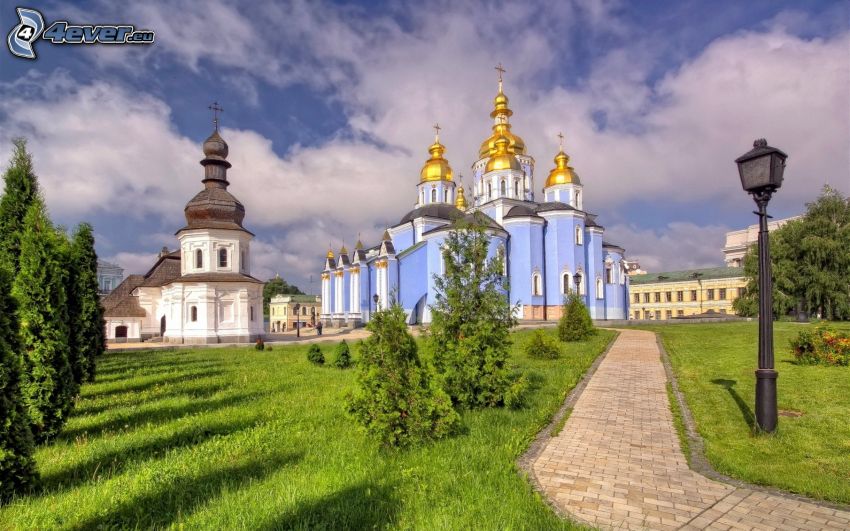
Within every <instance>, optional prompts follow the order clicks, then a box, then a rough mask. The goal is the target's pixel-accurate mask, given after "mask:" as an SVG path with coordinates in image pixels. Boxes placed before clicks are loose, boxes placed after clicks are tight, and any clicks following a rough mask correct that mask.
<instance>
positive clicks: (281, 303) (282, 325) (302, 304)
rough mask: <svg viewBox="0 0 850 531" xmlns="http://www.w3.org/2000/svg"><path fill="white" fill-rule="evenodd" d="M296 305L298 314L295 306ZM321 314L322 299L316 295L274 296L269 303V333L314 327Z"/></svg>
mask: <svg viewBox="0 0 850 531" xmlns="http://www.w3.org/2000/svg"><path fill="white" fill-rule="evenodd" d="M296 304H298V305H299V308H298V314H297V315H296V313H295V305H296ZM321 312H322V298H321V297H319V296H318V295H275V296H274V297H272V299H271V301H269V331H270V332H273V333H277V332H288V331H290V330H295V327H296V325H297V323H300V326H301V328H304V327H313V326H316V323H317V322H318V320H319V315H320V314H321Z"/></svg>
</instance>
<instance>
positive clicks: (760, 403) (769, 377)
mask: <svg viewBox="0 0 850 531" xmlns="http://www.w3.org/2000/svg"><path fill="white" fill-rule="evenodd" d="M778 377H779V373H778V372H776V371H775V370H773V369H758V370H756V425H757V426H758V428H759V429H760V430H761V431H764V432H767V433H771V432H773V431H775V430H776V423H777V421H778V416H779V415H778V412H777V409H776V379H777V378H778Z"/></svg>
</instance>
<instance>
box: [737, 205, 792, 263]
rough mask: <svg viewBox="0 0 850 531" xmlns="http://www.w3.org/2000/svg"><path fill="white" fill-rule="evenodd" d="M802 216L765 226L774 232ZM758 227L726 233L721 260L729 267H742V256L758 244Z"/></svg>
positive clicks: (778, 220) (751, 226) (776, 221)
mask: <svg viewBox="0 0 850 531" xmlns="http://www.w3.org/2000/svg"><path fill="white" fill-rule="evenodd" d="M801 217H802V216H794V217H793V218H785V219H777V220H774V221H771V222H770V223H768V224H767V228H768V230H769V231H774V230H776V229H778V228H779V227H781V226H782V225H785V224H786V223H788V222H789V221H791V220H795V219H800V218H801ZM758 241H759V226H758V225H757V224H756V225H750V226H749V227H747V228H746V229H742V230H733V231H731V232H727V233H726V245H725V246H724V247H723V258H724V260H725V261H726V265H727V266H729V267H742V266H743V265H744V255H746V254H747V249H749V248H750V247H752V246H754V245H756V244H758Z"/></svg>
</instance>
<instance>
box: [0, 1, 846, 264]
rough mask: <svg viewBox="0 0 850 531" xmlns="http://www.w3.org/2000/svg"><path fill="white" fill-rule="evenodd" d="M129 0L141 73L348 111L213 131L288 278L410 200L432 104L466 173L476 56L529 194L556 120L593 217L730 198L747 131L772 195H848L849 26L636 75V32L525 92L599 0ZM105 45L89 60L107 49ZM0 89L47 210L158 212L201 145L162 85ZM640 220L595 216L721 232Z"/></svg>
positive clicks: (471, 148) (485, 104)
mask: <svg viewBox="0 0 850 531" xmlns="http://www.w3.org/2000/svg"><path fill="white" fill-rule="evenodd" d="M104 5H106V4H104ZM131 9H132V11H131V12H129V13H128V16H130V18H132V19H133V20H134V21H136V20H137V19H138V22H136V23H137V24H139V25H147V26H150V27H152V28H154V29H156V31H157V38H158V39H159V41H158V43H159V44H160V45H161V46H160V45H158V47H157V49H158V50H160V51H159V52H156V53H154V52H146V53H144V54H140V53H137V54H131V55H128V56H126V57H123V59H127V64H128V65H133V67H134V68H139V67H141V66H144V67H146V68H150V69H156V68H158V65H159V64H160V62H162V61H164V60H165V58H166V57H170V58H172V59H174V58H176V60H177V61H179V62H181V63H182V64H184V65H186V66H187V67H188V68H190V69H192V70H194V71H196V72H201V71H203V70H204V69H207V68H211V67H212V66H219V67H226V68H227V69H229V70H228V71H229V72H232V71H235V72H237V74H235V75H230V76H229V77H228V79H229V81H227V82H229V83H231V84H234V83H235V84H237V85H238V86H239V87H240V90H241V91H242V92H243V93H244V94H246V95H247V97H248V98H249V99H252V98H253V97H255V96H256V94H257V93H256V89H255V87H254V86H253V85H252V84H253V83H256V81H257V80H258V79H259V80H262V81H263V82H266V83H271V84H274V85H278V86H281V87H282V86H286V85H287V84H291V83H308V84H310V85H312V86H315V87H322V88H323V89H326V90H328V91H329V93H330V94H331V96H330V97H332V98H333V99H334V100H335V101H336V102H337V103H339V104H341V106H342V108H343V110H344V112H345V115H346V118H347V120H348V128H347V129H346V130H345V131H343V132H342V133H341V134H340V135H338V136H335V137H333V138H329V139H327V140H326V141H325V142H323V143H320V144H318V145H315V146H311V147H304V146H300V145H294V146H273V145H272V143H271V141H270V140H269V139H267V138H265V137H263V136H262V135H260V134H259V133H257V132H255V131H251V130H248V129H244V128H238V127H237V128H233V129H229V128H228V129H225V130H224V131H223V135H224V136H225V138H226V139H227V141H228V142H229V144H230V147H231V150H230V153H231V156H230V160H231V162H232V163H233V165H234V166H233V168H232V169H231V170H230V175H231V182H232V187H231V191H232V192H233V193H234V194H235V195H236V196H237V197H238V198H239V199H240V200H242V202H243V203H244V204H245V205H246V208H247V211H248V214H247V217H246V223H247V224H248V226H249V228H252V227H267V228H269V231H270V232H272V231H273V232H272V233H273V234H275V235H276V234H280V236H272V237H271V238H268V237H266V238H265V239H262V238H261V239H260V240H259V241H258V242H257V243H256V245H255V251H256V252H257V253H258V256H257V257H256V258H255V265H256V266H257V267H258V271H257V274H258V275H263V276H271V275H273V273H274V272H276V271H277V272H280V273H281V274H282V275H283V276H287V274H286V271H292V275H295V276H296V277H300V279H304V278H306V276H307V275H308V274H309V272H311V271H316V270H317V269H318V264H320V263H321V257H322V256H324V252H325V250H326V246H327V244H328V240H330V241H331V242H332V244H333V246H334V247H335V248H337V247H338V246H339V244H340V241H341V240H342V239H343V238H346V240H347V241H349V242H350V241H351V240H353V239H354V237H355V236H356V232H357V231H358V230H363V231H365V232H369V233H370V234H369V235H370V236H371V237H373V238H374V237H376V236H377V234H380V230H382V227H383V225H384V224H386V223H392V222H393V221H395V220H396V219H398V218H399V217H400V216H401V215H402V214H403V213H404V212H405V211H406V210H408V209H410V208H411V207H412V204H413V202H414V200H415V192H414V186H415V184H416V182H417V176H418V172H419V168H420V166H421V164H422V162H423V161H424V160H425V158H426V157H427V152H426V148H427V146H428V144H429V143H430V141H431V136H430V125H431V124H432V123H433V122H435V121H439V122H440V123H441V125H442V126H443V131H442V134H441V139H442V141H443V142H444V143H445V144H446V145H447V147H448V151H447V157H448V158H449V160H450V162H451V163H452V166H453V167H454V169H455V173H456V174H457V173H468V170H467V168H469V166H470V164H471V163H472V162H474V159H475V158H476V154H477V149H478V145H479V143H480V142H481V141H482V140H483V139H484V138H485V137H486V136H487V135H488V134H489V130H490V123H489V122H490V119H489V118H488V112H489V110H490V106H491V104H492V103H491V102H492V97H493V96H494V95H495V89H496V87H495V73H494V72H493V71H492V65H494V64H495V63H497V62H498V61H500V60H501V61H504V62H505V64H506V66H507V68H508V70H509V72H508V74H507V78H506V92H507V93H508V95H509V96H510V97H511V107H512V108H513V109H514V111H515V115H514V117H513V123H514V131H516V132H517V133H519V134H521V135H522V136H523V137H524V138H525V139H526V144H527V145H528V148H529V151H530V152H531V154H532V155H533V156H535V157H536V159H537V172H536V186H537V188H538V190H539V189H540V187H541V186H542V184H543V179H544V178H545V175H546V173H547V172H548V169H549V168H550V166H551V164H552V163H551V158H552V156H553V155H554V152H555V150H556V143H555V139H554V135H555V133H557V132H558V131H564V133H565V134H566V137H567V143H566V148H567V151H568V152H569V153H570V155H571V156H572V163H573V165H574V166H575V167H576V169H577V171H578V172H579V174H580V175H581V176H582V179H583V182H584V183H585V186H586V189H587V190H586V195H585V197H586V199H587V205H588V208H589V209H590V210H592V211H594V212H596V213H598V214H600V221H601V222H602V223H603V224H604V223H606V221H605V220H606V218H607V219H609V220H610V219H611V216H610V215H609V213H610V212H611V211H613V210H615V209H619V208H621V207H623V206H624V205H627V204H629V203H630V202H633V201H648V202H652V201H657V202H669V203H671V204H674V203H687V204H692V205H703V206H701V207H699V208H712V207H711V205H718V206H719V207H721V208H732V207H734V208H735V209H739V208H740V209H742V210H743V209H747V208H749V207H750V205H749V203H748V201H749V200H748V199H747V198H746V196H745V195H744V194H743V192H742V191H741V190H740V188H739V185H738V183H737V174H736V170H735V167H734V164H733V162H732V160H733V159H734V158H735V157H736V156H737V155H740V154H741V153H743V152H744V151H746V150H747V149H748V148H749V145H750V142H752V140H753V139H754V138H755V137H757V136H766V137H767V138H768V140H769V141H770V142H771V144H773V145H776V146H778V147H781V148H782V149H784V150H786V151H787V152H788V153H789V154H790V158H789V162H788V170H787V172H786V177H787V180H786V184H785V186H784V187H783V189H782V190H781V191H780V192H779V194H777V198H776V199H775V200H774V203H773V204H774V205H780V206H782V205H785V206H788V205H797V206H796V209H797V210H799V209H801V208H802V203H803V201H804V200H808V199H810V198H811V197H812V196H813V195H815V194H816V193H817V190H818V189H819V188H820V186H821V184H822V183H823V182H826V181H827V180H829V182H830V183H832V184H833V185H835V186H838V187H839V188H840V189H842V190H843V191H844V192H848V191H850V176H848V168H850V151H848V149H847V146H848V145H850V130H848V129H850V95H849V94H848V91H847V87H848V86H850V72H848V70H849V69H850V67H848V62H847V49H848V46H850V34H846V33H845V34H843V35H839V36H836V37H833V38H829V39H810V40H806V39H801V38H798V37H796V36H794V35H792V34H789V33H788V32H787V31H786V30H784V29H782V28H780V27H777V28H776V29H770V30H767V31H762V32H740V33H737V34H734V35H729V36H726V37H724V38H721V39H718V40H717V41H715V42H713V43H711V44H710V45H709V46H708V47H707V48H706V49H705V50H703V52H702V53H700V54H699V55H698V56H696V57H694V58H692V59H691V60H690V61H689V62H687V63H685V64H683V65H681V66H680V67H679V68H678V69H677V70H675V71H672V72H670V73H668V74H667V76H666V77H664V78H663V79H662V80H660V81H658V82H655V83H651V82H648V81H647V79H648V72H649V71H650V70H651V69H652V68H654V67H657V65H656V64H654V61H655V58H654V57H653V56H652V53H651V49H647V48H646V47H641V46H635V47H634V49H614V50H612V51H611V52H610V53H609V54H608V55H607V56H606V57H605V58H603V59H602V60H600V61H598V62H597V63H596V64H595V65H594V68H593V71H592V72H591V74H590V76H589V77H588V78H587V79H585V80H582V81H581V82H580V83H578V84H575V85H571V86H570V87H569V88H565V87H552V88H545V86H546V85H545V84H543V83H541V82H540V81H539V79H538V78H541V77H543V78H547V79H548V78H550V77H551V74H552V73H553V72H557V71H560V72H563V71H565V70H569V68H570V59H571V57H570V55H569V51H567V52H566V53H564V52H563V50H562V49H559V48H558V47H557V46H556V44H558V42H559V39H561V38H562V36H563V32H567V31H570V30H571V29H573V28H576V27H579V26H581V25H588V24H589V25H591V26H592V29H593V31H594V32H611V33H612V34H616V35H623V34H627V33H628V31H629V30H628V28H625V27H624V26H623V24H622V22H620V21H619V20H618V19H617V18H616V16H614V13H615V11H616V9H617V4H616V3H612V2H600V3H597V2H588V3H584V2H581V3H577V4H570V3H563V4H561V3H559V4H557V5H554V4H553V5H545V4H544V5H534V4H531V3H524V4H520V5H517V6H512V7H511V8H510V14H511V15H510V17H505V16H504V13H505V10H506V9H507V8H506V6H505V5H504V4H502V3H484V4H482V5H476V6H470V5H467V4H457V3H455V4H449V3H446V4H441V5H440V6H438V7H436V8H434V9H429V10H426V11H421V10H420V11H417V14H416V17H415V18H413V19H410V20H408V21H407V23H406V25H405V26H401V25H400V24H398V23H396V22H394V21H393V20H391V19H389V18H387V17H382V16H378V17H371V16H366V15H365V14H364V12H363V11H362V10H359V9H358V8H352V7H337V6H332V5H327V4H323V3H315V4H314V3H304V2H294V3H290V4H286V5H282V6H281V5H277V4H262V5H260V6H259V7H258V8H257V9H256V10H254V11H250V12H251V13H252V15H251V16H256V17H259V18H255V19H250V18H249V16H248V15H247V14H246V13H247V12H248V11H246V10H245V9H241V8H238V7H234V6H232V5H231V4H230V3H224V2H211V3H205V4H204V7H203V8H201V7H198V5H197V4H196V3H193V2H189V1H188V0H180V1H176V2H169V3H166V4H161V5H158V6H156V5H148V4H144V5H142V4H133V7H132V8H131ZM398 9H402V10H403V8H398ZM411 9H413V8H411ZM544 21H545V24H543V23H542V22H544ZM284 22H285V24H284V25H283V26H280V24H282V23H284ZM275 25H278V26H277V27H284V28H285V31H284V30H279V33H280V35H279V37H280V38H279V39H277V38H276V39H268V40H265V41H263V40H261V39H258V38H257V32H265V31H267V30H269V27H271V26H275ZM503 30H504V31H503ZM508 30H509V31H510V35H511V37H510V39H505V38H504V35H505V34H506V33H505V32H506V31H508ZM105 53H106V52H103V53H101V54H99V57H100V58H101V60H107V61H113V62H114V56H109V57H113V59H109V58H107V59H103V57H104V54H105ZM54 78H55V79H54ZM36 87H39V88H36ZM21 94H23V95H21ZM0 96H2V99H0V111H2V113H3V114H5V118H4V119H3V121H2V129H0V142H2V144H0V146H2V147H0V149H6V146H8V142H6V140H7V139H8V137H10V136H13V135H16V134H22V133H23V134H26V135H28V136H31V137H32V142H31V146H32V148H33V151H34V153H35V158H36V164H37V168H38V170H39V174H40V176H41V180H42V183H43V186H44V188H45V190H46V192H47V198H48V202H49V204H50V206H51V209H53V210H54V211H59V212H62V213H66V214H77V215H80V216H84V215H86V214H87V213H89V212H92V211H96V210H104V211H108V212H120V213H126V214H127V215H129V216H131V217H132V216H135V215H139V216H141V215H146V214H154V215H157V216H162V217H164V218H165V219H167V220H168V221H169V222H171V223H174V225H175V228H177V225H178V224H179V223H180V221H181V217H182V208H183V205H184V204H185V202H186V201H187V200H188V199H189V198H190V197H191V196H192V195H193V194H194V192H195V191H196V190H197V189H198V188H199V182H198V180H199V179H200V176H201V170H200V167H199V166H198V164H197V161H198V159H199V158H200V155H201V154H200V146H198V145H197V143H196V142H192V141H191V140H190V139H188V138H186V137H185V136H183V135H182V134H181V133H179V132H178V131H177V130H176V128H175V127H174V125H173V123H172V122H171V116H170V109H169V106H168V104H167V103H166V102H163V101H162V100H160V99H157V98H155V97H153V96H150V95H145V94H144V93H139V92H136V91H133V92H130V91H128V90H127V89H124V88H122V87H121V86H118V85H116V84H114V83H108V82H105V81H94V82H92V83H91V84H87V85H82V86H79V87H75V86H74V85H73V84H72V83H71V82H70V80H69V79H68V76H67V75H63V74H59V75H58V76H56V75H54V76H43V77H40V78H35V77H32V76H31V77H30V78H28V79H24V80H21V81H19V82H18V83H17V84H16V85H15V86H14V87H10V86H9V85H7V86H5V87H2V88H0ZM594 113H604V114H605V115H606V116H607V118H608V119H607V124H608V125H607V127H605V128H602V129H600V128H599V127H598V126H597V124H596V123H595V122H594V120H593V115H594ZM235 125H237V126H238V124H235ZM364 139H369V140H368V141H367V140H364ZM2 155H3V154H2V153H0V156H2ZM468 182H469V181H467V183H468ZM792 208H794V207H792ZM640 224H641V220H634V221H633V222H632V223H631V224H627V225H620V226H612V227H610V229H609V232H610V233H611V239H612V240H615V241H617V242H618V243H620V244H621V245H624V246H625V247H626V248H627V250H628V252H629V254H632V255H637V256H639V257H645V258H644V259H645V260H646V263H645V264H644V266H645V267H646V266H648V265H650V264H652V263H653V261H655V264H657V268H659V269H671V268H673V267H674V266H673V265H671V264H681V266H680V265H675V267H694V266H697V265H710V264H713V263H718V262H719V260H720V258H719V253H720V247H722V241H720V243H719V246H715V247H713V248H712V249H711V250H710V253H711V254H712V256H713V258H711V259H708V254H707V253H708V251H705V252H700V253H697V252H696V251H694V252H693V253H682V252H679V251H674V249H675V245H674V244H675V238H690V237H691V236H693V234H695V233H698V232H699V231H697V230H696V229H697V228H695V227H693V226H690V229H688V227H689V225H688V224H687V223H686V222H679V223H671V224H669V225H668V226H667V227H666V228H665V229H664V231H662V232H656V231H649V230H646V229H645V228H641V225H640ZM721 229H723V230H724V231H725V230H726V229H725V228H724V227H719V226H718V227H708V228H706V229H705V230H706V231H709V232H711V234H714V236H712V237H711V238H709V240H708V241H711V242H712V243H711V245H715V244H716V243H717V241H718V238H717V237H716V234H717V233H718V231H720V230H721ZM712 231H713V232H712ZM689 235H690V236H689ZM699 237H700V238H708V236H707V234H703V233H699ZM364 241H366V242H367V243H369V241H368V240H367V235H365V234H364ZM349 247H351V244H350V243H349ZM656 249H663V250H656ZM682 256H686V257H688V260H683V259H682V258H681V257H682ZM260 271H262V273H260Z"/></svg>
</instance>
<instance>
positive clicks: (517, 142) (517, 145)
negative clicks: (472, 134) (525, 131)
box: [478, 122, 525, 158]
mask: <svg viewBox="0 0 850 531" xmlns="http://www.w3.org/2000/svg"><path fill="white" fill-rule="evenodd" d="M500 136H504V137H505V138H507V139H508V147H509V148H510V150H511V151H513V152H514V153H518V154H520V155H525V140H523V139H522V138H520V136H519V135H516V134H514V133H513V132H512V131H511V124H509V123H507V122H505V123H499V124H496V125H494V126H493V134H492V135H490V137H489V138H487V139H486V140H485V141H484V142H482V143H481V147H480V148H478V156H479V157H481V158H484V157H486V156H488V155H491V154H493V153H495V152H496V140H498V138H499V137H500Z"/></svg>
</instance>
